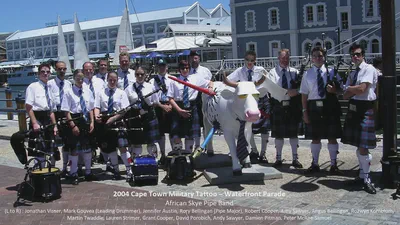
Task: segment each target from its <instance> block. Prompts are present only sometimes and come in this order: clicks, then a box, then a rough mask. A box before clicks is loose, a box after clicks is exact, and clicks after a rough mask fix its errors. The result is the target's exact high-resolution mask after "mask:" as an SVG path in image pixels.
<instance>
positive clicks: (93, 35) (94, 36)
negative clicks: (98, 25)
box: [88, 31, 97, 41]
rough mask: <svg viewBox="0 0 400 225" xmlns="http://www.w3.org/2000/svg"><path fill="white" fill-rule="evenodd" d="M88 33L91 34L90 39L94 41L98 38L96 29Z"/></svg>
mask: <svg viewBox="0 0 400 225" xmlns="http://www.w3.org/2000/svg"><path fill="white" fill-rule="evenodd" d="M88 34H89V41H94V40H96V39H97V37H96V36H97V35H96V31H91V32H89V33H88Z"/></svg>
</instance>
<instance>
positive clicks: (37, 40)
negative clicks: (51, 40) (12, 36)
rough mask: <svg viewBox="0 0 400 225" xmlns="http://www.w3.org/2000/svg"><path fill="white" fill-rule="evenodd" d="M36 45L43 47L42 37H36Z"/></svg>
mask: <svg viewBox="0 0 400 225" xmlns="http://www.w3.org/2000/svg"><path fill="white" fill-rule="evenodd" d="M36 47H42V39H36Z"/></svg>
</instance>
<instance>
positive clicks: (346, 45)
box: [331, 16, 400, 55]
mask: <svg viewBox="0 0 400 225" xmlns="http://www.w3.org/2000/svg"><path fill="white" fill-rule="evenodd" d="M399 18H400V16H398V17H397V18H396V19H395V21H396V20H398V19H399ZM379 29H381V27H378V28H376V29H375V30H373V31H371V32H369V33H368V34H366V35H364V36H368V35H370V34H372V33H375V32H376V31H378V30H379ZM348 40H350V39H348ZM357 41H358V39H355V41H352V42H350V43H349V44H345V45H344V46H342V48H340V49H338V50H335V51H334V53H336V52H338V51H339V52H340V51H341V50H343V49H345V48H347V47H348V46H350V45H352V44H353V43H355V42H357ZM336 47H337V46H336ZM331 55H332V54H331Z"/></svg>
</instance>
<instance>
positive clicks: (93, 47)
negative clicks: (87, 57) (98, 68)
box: [89, 43, 97, 53]
mask: <svg viewBox="0 0 400 225" xmlns="http://www.w3.org/2000/svg"><path fill="white" fill-rule="evenodd" d="M96 52H97V43H90V44H89V53H96Z"/></svg>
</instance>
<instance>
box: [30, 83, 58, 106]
mask: <svg viewBox="0 0 400 225" xmlns="http://www.w3.org/2000/svg"><path fill="white" fill-rule="evenodd" d="M45 85H46V84H44V83H43V82H42V81H40V80H39V81H37V82H34V83H31V84H30V85H29V86H28V88H26V92H25V104H28V105H31V106H32V110H33V111H48V110H50V111H55V110H56V105H55V104H54V97H53V95H52V93H51V91H50V90H48V94H49V98H50V106H49V105H48V104H47V98H46V91H45V89H44V87H45Z"/></svg>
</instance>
